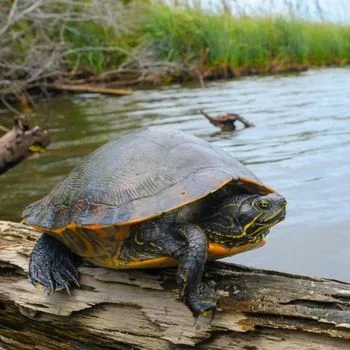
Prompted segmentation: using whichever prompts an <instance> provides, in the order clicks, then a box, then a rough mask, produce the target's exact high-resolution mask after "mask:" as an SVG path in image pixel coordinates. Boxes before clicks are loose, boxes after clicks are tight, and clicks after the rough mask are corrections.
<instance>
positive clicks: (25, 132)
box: [0, 116, 49, 175]
mask: <svg viewBox="0 0 350 350" xmlns="http://www.w3.org/2000/svg"><path fill="white" fill-rule="evenodd" d="M48 144H49V136H48V134H47V132H46V131H42V130H41V129H40V128H39V127H38V126H35V127H33V128H30V127H29V126H28V124H27V123H26V121H25V119H24V117H21V116H20V117H16V118H15V119H14V124H13V127H12V130H10V131H9V132H8V133H6V134H5V135H4V136H2V137H1V138H0V175H1V174H2V173H4V172H6V171H7V170H9V169H10V168H12V167H14V166H15V165H17V164H18V163H20V162H21V161H22V160H24V159H25V158H27V157H28V156H30V155H31V154H33V151H31V149H30V148H31V147H33V146H39V148H40V149H42V148H45V147H47V145H48Z"/></svg>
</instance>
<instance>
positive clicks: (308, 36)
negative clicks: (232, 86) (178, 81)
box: [142, 6, 350, 76]
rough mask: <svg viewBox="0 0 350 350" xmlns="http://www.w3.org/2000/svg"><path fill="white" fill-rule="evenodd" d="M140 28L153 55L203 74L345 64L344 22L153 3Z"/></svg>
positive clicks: (348, 36)
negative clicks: (206, 11)
mask: <svg viewBox="0 0 350 350" xmlns="http://www.w3.org/2000/svg"><path fill="white" fill-rule="evenodd" d="M145 18H146V21H145V22H144V23H143V30H142V31H143V32H144V33H145V40H147V41H148V42H149V43H150V44H151V45H152V46H153V48H154V50H155V51H156V53H157V54H158V55H159V57H160V58H161V59H163V60H165V61H168V62H179V63H182V64H183V65H185V66H186V67H187V68H188V69H189V71H191V69H192V70H197V71H199V72H200V73H201V74H202V75H203V76H231V75H241V74H249V73H270V72H272V73H274V72H280V71H288V70H294V69H303V68H306V67H309V66H325V65H341V64H346V63H349V62H350V26H341V25H335V24H328V23H319V24H315V23H307V22H304V21H301V20H298V19H295V18H283V17H255V18H251V17H232V16H231V15H228V14H214V13H204V12H201V11H198V10H195V9H188V8H187V9H179V8H176V9H173V8H170V7H167V6H153V7H152V8H151V9H150V10H149V13H148V14H147V16H145Z"/></svg>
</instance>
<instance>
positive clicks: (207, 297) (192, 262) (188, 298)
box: [165, 224, 218, 317]
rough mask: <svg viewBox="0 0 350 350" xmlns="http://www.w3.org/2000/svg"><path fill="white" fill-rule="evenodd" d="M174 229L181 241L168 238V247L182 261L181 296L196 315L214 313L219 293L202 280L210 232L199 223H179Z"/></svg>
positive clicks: (179, 272) (176, 236) (179, 270)
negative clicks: (172, 240)
mask: <svg viewBox="0 0 350 350" xmlns="http://www.w3.org/2000/svg"><path fill="white" fill-rule="evenodd" d="M170 229H171V230H172V235H173V236H175V238H177V242H178V244H177V247H175V246H174V244H171V243H170V242H168V243H165V248H168V249H169V254H170V255H171V256H173V257H174V258H175V259H177V260H178V262H179V267H178V273H177V280H178V283H179V286H180V296H181V297H182V299H183V300H184V302H185V303H186V305H187V306H188V307H189V308H190V309H191V311H192V312H193V314H194V315H195V316H197V317H198V316H204V317H207V316H210V317H213V315H214V312H215V310H216V307H217V303H218V297H217V295H216V292H215V289H214V288H213V287H212V286H211V285H208V284H204V283H202V282H201V281H202V276H203V272H204V267H205V261H206V258H207V249H208V247H207V239H206V236H205V234H204V232H203V231H202V230H201V229H200V227H198V226H197V225H189V224H181V225H180V224H177V225H173V226H171V227H170ZM179 237H180V238H182V241H181V240H180V241H179Z"/></svg>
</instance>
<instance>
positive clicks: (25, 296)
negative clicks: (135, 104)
mask: <svg viewBox="0 0 350 350" xmlns="http://www.w3.org/2000/svg"><path fill="white" fill-rule="evenodd" d="M38 236H39V234H38V233H37V232H35V231H33V230H32V229H30V228H29V227H28V226H24V225H21V224H15V223H10V222H0V247H1V249H0V348H3V349H11V350H12V349H14V350H16V349H21V350H22V349H49V350H50V349H152V350H153V349H180V348H181V349H183V348H190V347H194V346H195V347H196V349H245V350H253V349H254V350H259V349H261V350H263V349H271V350H273V349H309V350H311V349H322V350H323V349H349V344H350V283H346V282H340V281H333V280H327V279H318V278H311V277H305V276H297V275H291V274H285V273H279V272H274V271H264V270H258V269H251V268H247V267H243V266H237V265H231V264H225V263H211V264H208V265H207V267H206V275H205V279H207V280H213V281H215V283H216V287H217V290H218V294H219V295H220V309H221V310H220V311H218V312H217V314H216V316H215V318H214V320H213V321H212V322H211V323H210V324H208V323H205V322H201V321H197V322H195V320H194V319H193V317H192V315H191V313H190V311H189V310H188V309H187V308H186V307H185V306H184V305H183V303H182V302H180V301H179V300H177V299H176V296H177V294H176V283H175V279H174V276H175V273H176V272H175V270H174V269H159V270H147V271H146V270H145V271H136V270H135V271H116V270H109V269H104V268H99V267H94V266H91V265H88V264H84V265H82V266H81V267H80V268H79V273H80V283H81V288H80V289H75V290H73V291H72V294H71V295H67V294H65V293H56V294H54V295H51V296H46V295H45V294H43V293H42V292H40V291H39V290H36V289H35V288H34V287H33V286H32V285H30V283H29V282H28V281H27V278H26V273H27V270H28V255H29V253H30V251H31V249H32V247H33V245H34V244H35V240H36V239H37V237H38Z"/></svg>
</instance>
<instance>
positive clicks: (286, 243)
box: [0, 68, 350, 281]
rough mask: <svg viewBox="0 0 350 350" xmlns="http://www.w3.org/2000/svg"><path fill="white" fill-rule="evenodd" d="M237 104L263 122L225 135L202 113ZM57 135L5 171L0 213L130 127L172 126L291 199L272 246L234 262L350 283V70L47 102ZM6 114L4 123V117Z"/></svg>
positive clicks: (15, 216) (16, 210) (32, 196)
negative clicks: (214, 148)
mask: <svg viewBox="0 0 350 350" xmlns="http://www.w3.org/2000/svg"><path fill="white" fill-rule="evenodd" d="M199 108H203V109H205V110H206V111H207V112H208V113H210V114H213V115H215V114H217V113H219V112H223V111H232V112H237V113H240V114H242V115H243V116H244V117H246V118H247V119H249V120H250V121H252V122H254V123H255V124H256V127H255V128H250V129H239V130H238V131H236V132H234V133H219V132H217V130H216V129H215V128H214V127H213V126H211V125H210V124H209V123H208V122H207V121H206V120H205V119H204V118H203V116H201V115H200V114H198V112H197V110H198V109H199ZM40 115H41V117H46V118H47V125H48V128H49V131H50V132H51V135H52V138H53V142H52V144H51V145H50V148H49V150H48V151H47V152H46V153H44V154H43V155H41V156H40V157H39V158H37V159H35V158H32V159H29V160H27V161H25V162H23V163H22V164H20V165H19V166H17V167H16V168H14V169H12V170H11V171H9V172H8V173H6V174H4V175H2V176H1V177H0V188H1V191H0V218H1V219H3V220H19V219H20V216H21V211H22V210H23V208H24V207H25V205H26V204H29V203H30V202H32V201H33V200H36V199H39V198H41V197H42V196H43V195H44V194H46V193H47V192H49V191H50V189H51V188H52V187H53V186H54V185H55V184H57V183H58V182H59V181H60V180H61V179H62V178H63V176H64V175H65V174H67V173H68V172H69V170H70V169H71V168H72V167H73V166H74V165H75V164H76V163H77V162H78V161H79V160H80V159H81V158H82V156H84V155H86V154H88V153H89V152H91V151H92V150H94V149H95V148H96V147H97V146H99V145H101V144H103V143H104V142H106V141H108V140H110V139H112V138H114V137H116V136H117V135H120V134H122V133H124V132H126V131H128V130H132V129H136V128H139V127H142V126H146V125H164V126H166V127H169V128H174V129H180V130H183V131H186V132H188V133H191V134H194V135H197V136H199V137H201V138H204V139H206V140H208V141H209V142H212V143H214V144H216V145H217V146H219V147H222V148H223V149H225V150H226V151H228V152H230V153H232V154H233V155H234V156H236V157H237V158H238V159H240V160H241V161H242V162H243V163H244V164H246V165H247V166H248V167H249V168H250V169H251V170H253V171H254V172H255V173H256V174H257V175H258V176H259V177H260V178H261V179H262V180H264V181H265V182H266V183H267V184H268V185H270V186H272V187H274V188H276V189H277V190H278V191H280V192H281V193H282V194H284V195H285V197H287V199H288V202H289V205H288V213H287V218H286V220H285V221H284V222H283V223H281V224H279V225H278V226H276V227H275V228H273V230H272V232H271V233H270V235H269V236H268V244H267V245H266V246H265V247H264V248H262V249H258V250H254V251H251V252H247V253H244V254H241V255H239V256H235V257H232V258H229V259H228V260H230V261H233V262H237V263H242V264H247V265H252V266H256V267H261V268H268V269H274V270H280V271H286V272H295V273H301V274H308V275H315V276H327V277H331V278H336V279H342V280H348V281H350V272H349V271H350V68H342V69H324V70H315V71H309V72H306V73H303V74H300V75H297V76H278V77H277V76H276V77H260V78H244V79H242V80H235V81H229V82H217V83H210V84H209V85H208V88H206V89H201V88H188V87H187V88H186V87H181V86H172V87H167V88H162V89H156V90H146V91H138V92H135V93H134V94H132V95H130V96H124V97H106V96H99V95H96V96H90V97H88V95H79V96H74V97H69V98H58V99H54V100H53V101H52V102H50V105H45V104H43V105H42V107H41V110H40ZM6 120H7V121H8V119H6V115H5V114H0V123H2V124H6Z"/></svg>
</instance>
